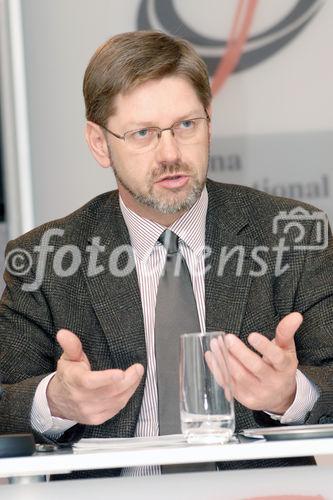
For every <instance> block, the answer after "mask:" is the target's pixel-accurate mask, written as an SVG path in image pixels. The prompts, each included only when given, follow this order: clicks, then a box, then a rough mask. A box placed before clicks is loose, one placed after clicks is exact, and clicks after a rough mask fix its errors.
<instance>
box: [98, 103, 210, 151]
mask: <svg viewBox="0 0 333 500" xmlns="http://www.w3.org/2000/svg"><path fill="white" fill-rule="evenodd" d="M205 113H206V116H205V117H202V116H200V117H198V118H188V119H186V120H181V121H178V122H175V123H174V124H173V125H171V127H167V128H159V127H145V128H141V129H138V130H129V131H128V132H125V133H124V135H119V134H116V133H115V132H112V131H111V130H109V129H108V128H106V127H104V125H100V126H101V127H102V128H103V129H104V130H106V131H107V132H109V134H111V135H113V136H114V137H116V138H117V139H121V140H123V141H124V142H125V144H126V146H128V148H129V149H131V150H132V151H140V152H146V151H150V150H152V149H155V148H156V147H157V145H158V142H159V140H160V138H161V136H162V133H163V132H165V131H166V130H170V132H171V133H172V136H173V137H174V138H175V139H176V141H177V142H179V143H180V144H195V143H196V142H197V141H198V139H199V138H200V136H201V134H202V132H203V130H204V126H205V124H206V123H208V122H209V121H210V118H209V116H208V113H207V111H206V110H205Z"/></svg>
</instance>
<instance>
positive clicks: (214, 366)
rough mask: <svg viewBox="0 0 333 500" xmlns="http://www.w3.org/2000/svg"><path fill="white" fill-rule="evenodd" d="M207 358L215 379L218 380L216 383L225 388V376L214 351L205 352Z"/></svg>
mask: <svg viewBox="0 0 333 500" xmlns="http://www.w3.org/2000/svg"><path fill="white" fill-rule="evenodd" d="M205 360H206V363H207V365H208V368H209V369H210V371H211V372H212V374H213V377H214V379H215V380H216V383H217V384H218V385H220V386H221V387H223V389H225V386H226V381H225V378H224V374H223V370H221V368H220V366H219V363H218V361H217V359H216V357H215V356H214V354H213V353H212V351H206V352H205Z"/></svg>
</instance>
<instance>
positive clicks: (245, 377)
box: [229, 354, 259, 404]
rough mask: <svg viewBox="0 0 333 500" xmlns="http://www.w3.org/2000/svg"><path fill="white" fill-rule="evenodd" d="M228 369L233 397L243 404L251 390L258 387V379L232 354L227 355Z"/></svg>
mask: <svg viewBox="0 0 333 500" xmlns="http://www.w3.org/2000/svg"><path fill="white" fill-rule="evenodd" d="M229 367H230V374H231V385H232V389H233V394H234V397H235V399H237V400H238V401H239V402H240V403H242V404H244V402H245V401H246V400H247V398H248V397H249V393H250V392H253V388H254V387H258V383H259V382H258V379H257V378H256V377H255V376H254V375H253V374H252V373H250V372H249V371H248V370H247V369H246V368H245V367H244V366H243V365H242V364H241V363H240V362H239V361H238V360H237V359H236V358H235V357H234V356H233V355H232V354H230V355H229ZM250 389H251V391H250Z"/></svg>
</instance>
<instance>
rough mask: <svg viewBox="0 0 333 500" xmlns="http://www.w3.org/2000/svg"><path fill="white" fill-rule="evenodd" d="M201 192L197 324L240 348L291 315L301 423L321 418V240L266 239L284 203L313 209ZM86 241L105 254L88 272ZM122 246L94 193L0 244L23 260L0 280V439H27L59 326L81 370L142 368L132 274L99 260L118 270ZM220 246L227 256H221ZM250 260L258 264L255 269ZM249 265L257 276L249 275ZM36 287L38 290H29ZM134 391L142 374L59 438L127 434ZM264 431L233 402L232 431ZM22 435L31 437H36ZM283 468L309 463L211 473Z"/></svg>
mask: <svg viewBox="0 0 333 500" xmlns="http://www.w3.org/2000/svg"><path fill="white" fill-rule="evenodd" d="M207 189H208V196H209V203H208V211H207V219H206V244H207V246H208V247H209V248H210V249H211V251H210V252H207V260H206V263H207V272H206V275H205V301H206V325H207V328H209V329H212V328H214V329H222V330H224V331H227V332H233V333H235V334H236V335H238V336H239V337H240V338H241V339H242V340H243V341H245V342H246V338H247V335H248V334H249V333H250V332H252V331H259V332H261V333H263V334H265V335H266V336H267V337H268V338H270V339H272V338H273V337H274V333H275V328H276V326H277V324H278V322H279V320H280V319H281V318H282V317H283V316H285V315H286V314H288V313H289V312H291V311H299V312H301V313H302V314H303V315H304V322H303V324H302V326H301V328H300V329H299V331H298V332H297V334H296V337H295V340H296V346H297V353H298V360H299V369H300V370H301V371H302V372H304V373H305V375H306V376H308V377H309V378H310V379H311V380H312V381H313V382H314V383H315V384H316V385H317V387H318V388H319V391H320V397H319V399H318V401H317V403H316V404H315V406H314V408H313V410H312V411H311V412H310V413H309V414H308V415H307V418H306V423H309V424H310V423H329V422H333V378H332V375H333V369H332V365H333V361H332V360H333V246H332V244H331V240H330V242H329V245H328V247H327V248H326V249H323V250H318V249H315V250H313V249H312V250H311V249H310V250H307V248H304V249H298V248H296V247H295V245H293V240H294V239H295V235H296V233H295V232H293V228H291V229H290V230H289V231H285V232H283V229H284V228H282V229H281V228H280V229H278V230H276V228H275V231H273V226H272V224H273V219H274V217H275V216H277V215H278V214H280V213H281V211H285V212H287V213H289V212H290V211H291V210H293V209H295V207H302V208H303V210H310V211H311V210H313V207H309V206H307V205H304V204H302V203H301V202H295V201H293V200H289V199H285V198H278V197H273V196H270V195H267V194H265V193H262V192H259V191H256V190H253V189H251V188H246V187H242V186H236V185H230V184H221V183H216V182H213V181H210V180H208V181H207ZM315 222H316V221H314V220H311V218H309V220H307V221H303V224H304V228H305V231H304V235H303V243H304V246H305V247H307V246H309V245H311V244H312V243H313V242H314V241H315V234H316V232H315ZM278 225H279V224H278ZM55 229H57V234H52V237H51V239H50V242H49V245H50V246H51V247H52V248H51V249H50V248H49V250H48V252H47V254H46V255H47V258H45V259H44V261H43V262H42V263H41V260H42V259H39V256H40V255H41V249H40V246H41V247H43V245H44V246H45V241H44V242H43V240H42V237H43V235H44V234H45V232H46V231H48V230H52V231H53V233H54V230H55ZM294 229H295V228H294ZM96 237H99V238H100V239H99V240H98V239H97V240H96ZM282 237H283V238H284V240H283V241H284V242H285V245H286V247H288V248H289V250H288V251H285V252H284V253H283V258H282V260H281V262H280V264H281V265H280V267H282V266H287V270H286V271H285V272H282V273H281V272H276V267H277V262H276V261H277V253H278V252H277V250H276V248H277V246H278V244H279V241H280V240H281V238H282ZM97 244H99V245H103V246H104V247H105V250H104V251H103V252H100V253H99V254H98V265H99V266H100V267H99V272H98V273H91V272H90V269H89V259H90V258H91V253H92V252H93V251H94V249H95V250H96V245H97ZM129 244H130V240H129V234H128V230H127V227H126V225H125V222H124V219H123V217H122V214H121V210H120V207H119V198H118V192H117V191H112V192H109V193H105V194H102V195H100V196H98V197H96V198H94V199H93V200H91V201H90V202H88V203H87V204H86V205H84V206H83V207H82V208H80V209H79V210H77V211H75V212H74V213H72V214H70V215H69V216H67V217H65V218H62V219H59V220H55V221H52V222H49V223H47V224H44V225H42V226H40V227H38V228H36V229H34V230H32V231H30V232H29V233H27V234H25V235H23V236H21V237H20V238H18V239H16V240H14V241H11V242H10V243H9V244H8V246H7V254H8V253H10V252H13V251H14V250H15V249H16V248H21V249H24V250H25V251H26V252H28V253H29V254H30V255H31V262H30V264H31V265H30V270H29V272H28V273H27V274H25V275H24V276H18V275H14V274H13V273H11V272H9V271H6V272H5V280H6V289H5V291H4V294H3V297H2V301H1V305H0V377H1V378H0V383H1V389H0V390H1V392H0V433H10V432H32V429H31V424H30V412H31V407H32V401H33V397H34V393H35V390H36V387H37V385H38V384H39V382H40V381H41V380H42V378H43V377H45V375H47V374H48V373H51V372H52V371H54V370H55V369H56V363H57V360H58V358H59V357H60V356H61V349H60V347H59V345H58V344H57V342H56V341H55V335H56V332H57V331H58V330H59V329H60V328H67V329H69V330H72V331H73V332H75V333H76V334H77V335H78V336H79V338H80V340H81V342H82V344H83V348H84V351H85V353H86V354H87V356H88V358H89V360H90V363H91V367H92V369H93V370H102V369H107V368H115V367H117V368H121V369H126V368H127V367H128V366H129V365H131V364H132V363H142V364H143V365H144V367H146V364H147V356H146V345H145V335H144V324H143V315H142V306H141V298H140V291H139V287H138V281H137V276H136V272H135V269H134V270H133V271H132V272H131V273H129V274H127V275H126V273H125V275H123V276H119V274H121V273H118V275H117V273H114V272H110V262H111V263H113V264H115V263H116V264H117V266H118V267H119V268H123V267H125V266H126V264H127V263H128V258H131V255H130V253H129V254H126V252H123V253H121V254H120V255H118V257H117V256H115V253H114V250H115V249H116V248H118V247H120V246H121V245H129ZM64 245H75V246H76V247H77V249H79V254H80V265H79V266H78V269H77V271H76V272H75V273H74V274H73V273H72V274H68V275H67V276H66V275H65V274H66V273H65V272H64V273H63V274H64V276H59V275H57V273H56V272H55V267H56V266H55V260H56V259H55V255H56V254H57V252H58V251H59V249H61V248H63V246H64ZM38 248H39V250H38ZM68 248H69V247H68ZM254 248H257V249H258V248H259V250H260V252H258V250H257V254H256V255H257V258H256V256H255V254H254V253H253V249H254ZM232 249H233V253H232V252H231V253H232V254H231V255H230V256H229V257H230V258H228V259H223V258H221V256H222V257H223V255H226V252H230V251H231V250H232ZM62 252H63V253H62V254H61V255H62V262H61V265H62V268H63V269H65V270H66V269H67V268H69V267H70V266H71V262H72V256H71V255H70V254H71V252H70V251H68V252H67V253H66V252H65V251H63V250H62ZM10 255H12V253H10ZM111 255H112V257H110V256H111ZM258 255H259V256H261V258H262V259H263V260H264V261H265V266H266V268H265V269H264V266H263V265H262V261H260V260H259V258H258ZM240 256H242V259H240ZM58 257H59V253H58ZM76 260H77V259H76ZM58 261H59V258H58ZM240 261H241V265H240V264H239V262H240ZM58 263H59V262H58ZM43 266H44V268H43ZM111 267H112V266H111ZM260 268H261V269H264V270H265V272H264V273H260V272H259V271H260ZM16 274H17V273H16ZM36 279H37V281H38V286H35V287H33V286H32V284H33V283H36ZM24 284H25V285H28V287H29V284H30V285H31V290H30V291H27V290H24V289H22V285H24ZM23 288H24V287H23ZM144 384H145V378H144V377H143V380H142V382H141V384H140V386H139V388H138V389H137V391H136V392H135V394H134V395H133V397H132V398H131V400H130V401H129V402H128V404H127V405H126V407H125V408H124V409H123V410H122V411H121V412H120V413H119V414H118V415H116V416H115V417H113V418H112V419H110V420H108V421H107V422H105V423H104V424H102V425H98V426H89V425H87V426H83V425H79V424H78V425H76V426H74V427H73V428H72V429H70V430H69V431H67V432H66V433H65V434H64V436H63V437H62V440H63V441H66V440H75V439H78V438H79V437H82V436H83V437H130V436H133V435H134V432H135V427H136V423H137V419H138V415H139V412H140V407H141V401H142V396H143V390H144ZM267 424H269V425H279V423H277V422H273V421H272V420H270V419H269V418H268V417H267V416H266V415H265V414H263V413H261V412H253V411H251V410H249V409H247V408H245V407H244V406H242V405H241V404H239V403H237V402H236V429H237V430H239V429H241V428H249V427H256V426H258V425H267ZM34 434H35V438H36V440H37V441H39V442H42V441H44V440H45V438H44V437H43V436H40V435H38V434H37V433H34ZM293 463H298V464H299V463H311V459H309V458H304V459H303V460H302V459H278V460H262V461H257V462H255V463H251V464H249V463H248V462H237V463H234V462H230V463H225V464H222V466H221V467H223V468H239V467H249V466H267V465H290V464H293ZM117 474H119V470H103V471H94V472H89V471H88V472H82V473H80V472H78V473H75V474H72V475H70V476H67V477H86V476H95V477H97V476H103V475H104V476H105V475H106V476H107V475H109V476H111V475H117Z"/></svg>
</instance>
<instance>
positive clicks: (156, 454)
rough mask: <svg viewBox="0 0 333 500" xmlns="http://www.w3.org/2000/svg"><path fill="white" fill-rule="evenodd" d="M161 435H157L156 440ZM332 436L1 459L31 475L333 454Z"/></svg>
mask: <svg viewBox="0 0 333 500" xmlns="http://www.w3.org/2000/svg"><path fill="white" fill-rule="evenodd" d="M158 439H159V438H158V437H157V438H156V440H158ZM332 454H333V438H322V439H306V440H305V439H302V440H294V441H290V440H285V441H274V442H273V441H264V440H260V441H250V442H246V443H227V444H224V445H188V444H187V443H184V444H178V445H177V446H176V445H175V446H170V445H169V446H154V447H150V448H148V447H146V448H133V449H130V450H129V449H121V448H120V447H119V446H118V447H117V448H115V449H114V450H100V451H84V452H80V453H72V452H71V451H67V452H64V451H62V452H54V453H38V454H35V455H33V456H30V457H16V458H1V459H0V477H14V476H32V475H43V474H45V475H47V474H57V473H58V474H60V473H68V472H71V471H74V470H92V469H104V468H117V467H125V466H127V467H131V466H132V467H133V466H139V465H154V464H181V463H200V462H209V461H211V462H216V461H219V462H223V461H229V460H253V459H260V458H278V457H300V456H308V455H317V456H318V455H332Z"/></svg>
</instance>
